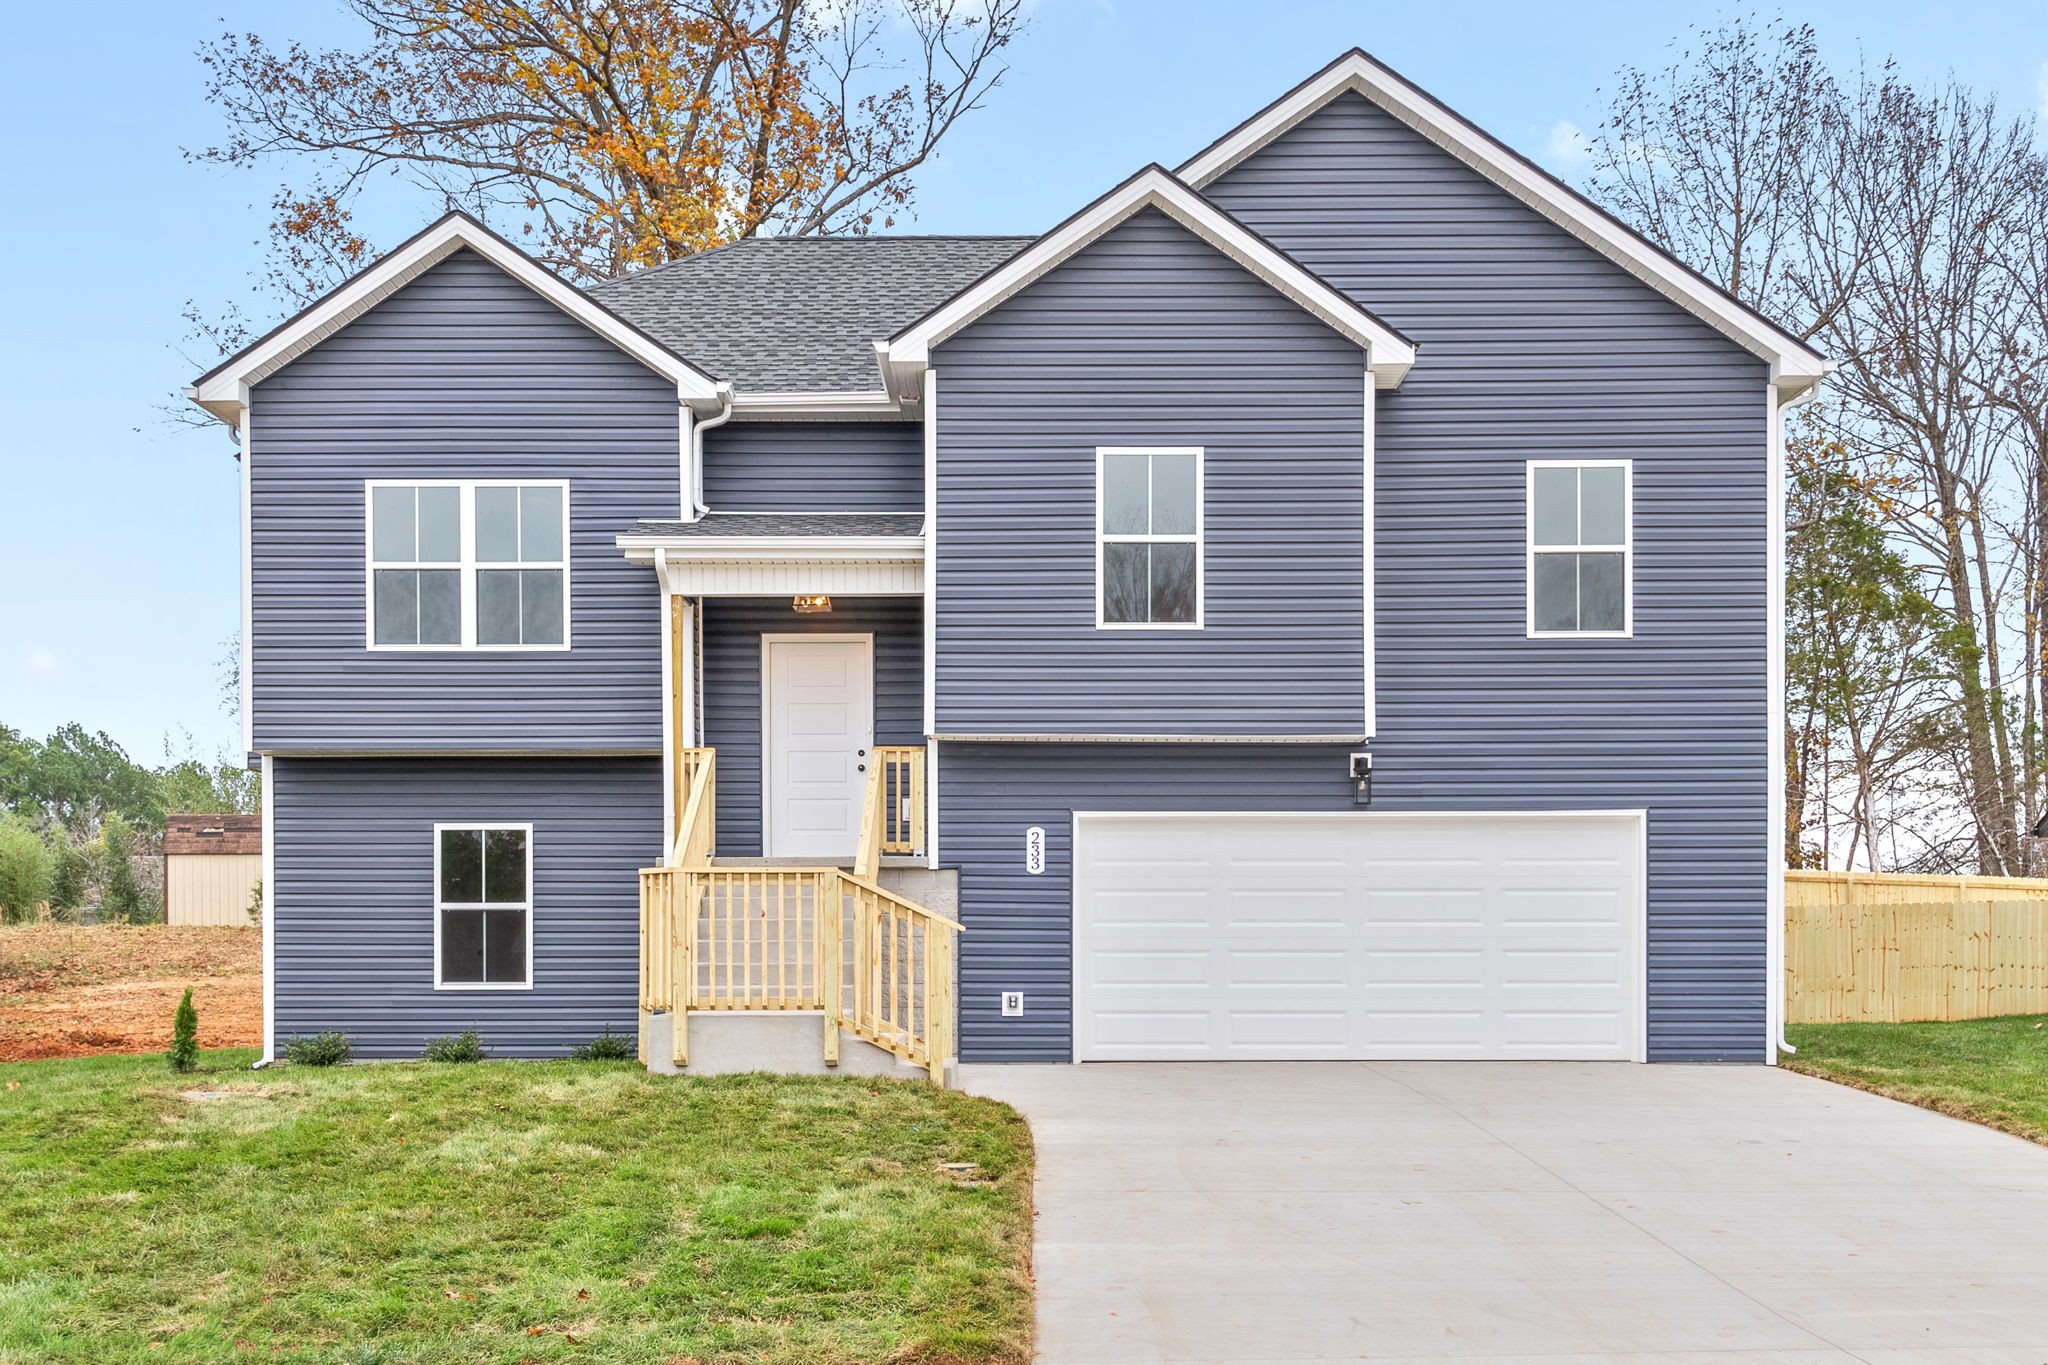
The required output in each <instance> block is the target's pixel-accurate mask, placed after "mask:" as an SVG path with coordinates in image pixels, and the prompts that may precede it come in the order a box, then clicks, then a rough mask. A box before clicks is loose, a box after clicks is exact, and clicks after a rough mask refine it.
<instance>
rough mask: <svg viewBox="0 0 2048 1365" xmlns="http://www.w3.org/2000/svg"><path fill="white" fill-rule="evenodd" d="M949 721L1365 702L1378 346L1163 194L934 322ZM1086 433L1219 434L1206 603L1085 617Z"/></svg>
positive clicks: (1091, 512) (1057, 719)
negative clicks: (1284, 291) (1368, 484)
mask: <svg viewBox="0 0 2048 1365" xmlns="http://www.w3.org/2000/svg"><path fill="white" fill-rule="evenodd" d="M933 363H934V365H935V367H936V368H937V370H938V372H939V406H938V414H939V415H938V459H937V464H938V556H937V566H936V572H937V575H938V632H937V635H938V659H937V693H938V711H937V726H938V731H939V733H941V734H962V733H971V734H991V733H1001V734H1014V733H1034V734H1043V733H1086V734H1223V735H1243V734H1248V733H1249V734H1260V735H1265V734H1280V735H1316V734H1321V735H1344V734H1356V733H1358V732H1360V731H1361V730H1362V728H1363V725H1364V683H1363V674H1364V626H1363V620H1362V606H1361V601H1362V596H1363V560H1362V556H1363V540H1364V503H1363V499H1364V415H1363V404H1364V384H1365V375H1364V359H1363V354H1362V352H1361V351H1360V350H1359V348H1358V347H1356V346H1354V345H1353V344H1351V343H1350V342H1348V341H1346V340H1345V339H1344V338H1342V337H1340V336H1338V335H1337V334H1336V333H1335V332H1332V331H1331V330H1329V329H1328V328H1327V327H1325V326H1324V325H1323V324H1321V323H1319V322H1317V321H1316V320H1315V319H1314V318H1312V317H1311V316H1309V315H1308V314H1307V313H1304V312H1303V311H1301V310H1300V309H1299V308H1297V307H1295V306H1294V305H1293V304H1292V303H1290V302H1289V301H1288V300H1287V299H1286V298H1284V297H1283V296H1282V295H1280V294H1279V293H1277V292H1275V291H1274V290H1273V289H1271V288H1270V287H1269V286H1267V285H1266V284H1264V283H1263V282H1261V281H1260V280H1258V279H1256V278H1255V277H1254V276H1252V275H1251V274H1250V273H1249V272H1247V271H1245V270H1244V269H1243V268H1241V267H1240V266H1238V265H1237V264H1236V263H1234V262H1233V261H1231V260H1230V259H1229V258H1228V257H1226V256H1224V255H1222V254H1221V253H1220V252H1218V251H1216V250H1215V249H1213V248H1212V247H1210V246H1209V245H1208V244H1207V243H1205V242H1203V241H1201V240H1200V239H1199V238H1197V237H1195V236H1193V235H1192V234H1191V233H1189V232H1187V231H1186V230H1185V229H1183V228H1182V227H1180V226H1179V225H1178V224H1176V223H1174V222H1173V221H1172V220H1171V219H1168V218H1167V217H1166V216H1165V215H1163V214H1160V213H1158V212H1156V211H1153V210H1147V211H1145V212H1143V213H1140V214H1138V215H1135V216H1133V217H1132V218H1131V219H1129V220H1128V221H1126V222H1125V223H1123V224H1121V225H1120V226H1118V227H1116V228H1114V229H1112V230H1110V231H1109V232H1108V233H1106V234H1104V235H1103V236H1102V237H1101V238H1099V239H1098V240H1096V241H1095V242H1094V243H1092V244H1090V245H1089V246H1088V247H1086V248H1084V249H1083V250H1082V251H1080V252H1078V253H1077V254H1076V255H1075V256H1074V257H1072V258H1071V259H1069V260H1068V261H1066V262H1064V263H1063V264H1061V265H1059V266H1057V267H1055V268H1054V269H1053V270H1051V271H1050V272H1048V273H1047V274H1046V275H1045V276H1043V277H1042V278H1040V279H1039V280H1037V281H1036V282H1034V283H1033V284H1032V285H1031V286H1030V287H1029V288H1027V289H1024V290H1023V291H1021V292H1020V293H1018V294H1017V295H1016V296H1015V297H1013V298H1011V299H1009V300H1008V301H1006V302H1004V303H1003V304H1001V305H1000V306H998V307H997V308H995V309H993V310H991V311H990V312H989V313H987V314H985V315H984V316H983V317H982V318H980V319H979V320H977V321H976V322H975V323H974V324H972V325H971V326H969V327H967V328H965V329H964V330H963V331H961V332H960V333H959V334H958V335H956V336H954V337H952V338H951V339H949V340H948V341H946V342H945V343H944V344H943V345H942V346H940V347H939V348H937V352H936V354H935V356H934V361H933ZM1098 446H1200V447H1202V448H1203V449H1204V451H1205V460H1204V499H1205V526H1204V541H1205V547H1204V548H1205V555H1206V560H1207V564H1206V570H1205V587H1206V596H1207V602H1206V610H1205V615H1206V624H1205V626H1204V628H1203V629H1201V630H1137V631H1133V630H1100V629H1097V628H1096V625H1095V613H1096V607H1095V591H1096V589H1095V580H1096V547H1095V531H1096V521H1095V518H1096V511H1095V497H1096V490H1095V462H1096V448H1097V447H1098Z"/></svg>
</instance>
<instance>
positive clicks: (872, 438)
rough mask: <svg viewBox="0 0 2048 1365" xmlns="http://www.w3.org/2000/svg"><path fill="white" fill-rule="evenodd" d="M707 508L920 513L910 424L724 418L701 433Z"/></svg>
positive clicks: (915, 439)
mask: <svg viewBox="0 0 2048 1365" xmlns="http://www.w3.org/2000/svg"><path fill="white" fill-rule="evenodd" d="M704 505H705V506H707V507H709V508H710V509H711V510H712V511H714V512H922V511H923V510H924V428H923V427H922V426H921V425H919V424H918V423H915V422H727V423H726V424H725V425H723V426H718V427H713V428H712V429H711V430H709V431H707V432H705V433H704Z"/></svg>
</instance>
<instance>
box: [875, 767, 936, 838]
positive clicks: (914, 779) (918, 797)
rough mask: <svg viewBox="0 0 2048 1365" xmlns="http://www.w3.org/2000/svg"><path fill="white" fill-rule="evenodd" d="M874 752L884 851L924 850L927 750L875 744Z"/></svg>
mask: <svg viewBox="0 0 2048 1365" xmlns="http://www.w3.org/2000/svg"><path fill="white" fill-rule="evenodd" d="M874 756H875V767H876V769H877V774H876V775H877V776H878V777H879V778H880V782H879V788H880V790H879V794H880V796H881V798H882V820H881V836H882V852H884V853H922V852H924V849H925V845H924V750H923V749H922V748H919V747H918V746H916V745H910V744H902V745H898V744H883V745H877V746H876V747H875V750H874ZM870 785H876V784H872V783H871V784H870Z"/></svg>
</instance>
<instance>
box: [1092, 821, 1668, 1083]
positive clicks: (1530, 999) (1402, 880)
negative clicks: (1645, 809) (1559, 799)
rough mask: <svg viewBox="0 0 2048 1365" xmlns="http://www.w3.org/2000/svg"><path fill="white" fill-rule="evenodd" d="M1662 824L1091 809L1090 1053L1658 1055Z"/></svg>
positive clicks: (1152, 1056)
mask: <svg viewBox="0 0 2048 1365" xmlns="http://www.w3.org/2000/svg"><path fill="white" fill-rule="evenodd" d="M1641 828H1642V825H1641V817H1640V816H1639V815H1635V814H1612V815H1610V814H1595V815H1485V816H1477V815H1416V816H1410V815H1398V814H1375V813H1369V812H1359V813H1357V814H1339V815H1280V816H1214V815H1202V816H1188V815H1082V816H1079V817H1077V819H1076V821H1075V850H1074V1053H1075V1057H1076V1059H1077V1060H1080V1061H1117V1060H1132V1061H1135V1060H1141V1059H1142V1060H1198V1059H1225V1058H1247V1059H1249V1058H1266V1059H1279V1058H1288V1059H1296V1058H1299V1059H1309V1058H1343V1057H1351V1058H1397V1057H1432V1058H1433V1057H1521V1058H1617V1059H1629V1058H1635V1057H1639V1055H1640V1048H1641V1041H1640V1040H1641V1036H1642V1024H1641V1016H1642V1001H1641V993H1642V985H1641V982H1642V975H1643V973H1642V966H1641V954H1642V948H1641V932H1642V923H1643V890H1642V867H1641V861H1642V851H1641V849H1642V835H1641Z"/></svg>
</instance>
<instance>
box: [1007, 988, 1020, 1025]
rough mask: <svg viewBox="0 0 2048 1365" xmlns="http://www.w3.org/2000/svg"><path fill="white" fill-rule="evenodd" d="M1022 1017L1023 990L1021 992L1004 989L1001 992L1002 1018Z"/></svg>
mask: <svg viewBox="0 0 2048 1365" xmlns="http://www.w3.org/2000/svg"><path fill="white" fill-rule="evenodd" d="M1023 1017H1024V992H1022V991H1004V992H1003V1018H1005V1019H1022V1018H1023Z"/></svg>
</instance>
